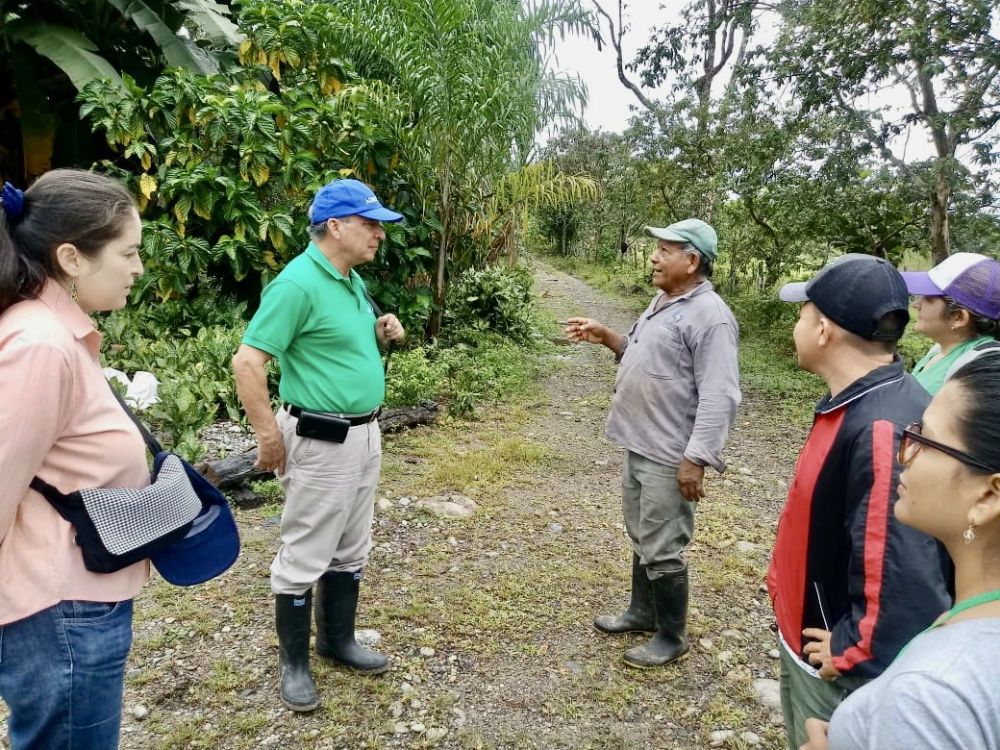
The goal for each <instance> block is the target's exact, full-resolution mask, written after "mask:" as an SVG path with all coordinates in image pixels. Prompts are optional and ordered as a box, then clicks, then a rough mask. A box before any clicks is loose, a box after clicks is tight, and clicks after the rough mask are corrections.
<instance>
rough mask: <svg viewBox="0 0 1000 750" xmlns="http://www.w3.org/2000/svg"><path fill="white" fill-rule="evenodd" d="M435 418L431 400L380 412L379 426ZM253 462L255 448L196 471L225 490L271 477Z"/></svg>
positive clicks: (393, 428)
mask: <svg viewBox="0 0 1000 750" xmlns="http://www.w3.org/2000/svg"><path fill="white" fill-rule="evenodd" d="M437 415H438V405H437V404H436V403H435V402H433V401H425V402H424V403H422V404H420V406H402V407H398V408H392V409H383V410H382V413H381V414H380V415H379V418H378V423H379V428H380V429H381V430H382V432H399V431H400V430H403V429H405V428H407V427H413V426H415V425H418V424H430V423H431V422H433V421H434V420H435V419H437ZM256 461H257V449H256V448H251V449H250V450H248V451H244V452H243V453H234V454H232V455H229V456H226V457H225V458H220V459H219V460H218V461H202V462H201V463H199V464H197V466H196V467H195V468H197V469H198V471H200V472H201V473H202V474H203V475H204V476H205V477H207V478H208V480H209V481H210V482H211V483H212V484H214V485H215V486H216V487H218V488H219V489H221V490H226V489H233V488H236V487H242V486H243V485H244V484H247V483H249V482H253V481H255V480H257V479H266V478H268V477H272V476H274V474H272V473H271V472H270V471H264V470H263V469H260V468H258V467H256V466H254V463H255V462H256Z"/></svg>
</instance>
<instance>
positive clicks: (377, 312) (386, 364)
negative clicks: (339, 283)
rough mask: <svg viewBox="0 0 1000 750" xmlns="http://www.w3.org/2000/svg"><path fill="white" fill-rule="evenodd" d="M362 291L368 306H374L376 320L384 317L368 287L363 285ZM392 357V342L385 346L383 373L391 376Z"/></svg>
mask: <svg viewBox="0 0 1000 750" xmlns="http://www.w3.org/2000/svg"><path fill="white" fill-rule="evenodd" d="M361 291H362V292H364V294H365V299H366V300H368V304H369V305H371V306H372V312H373V313H375V318H376V319H378V318H381V317H382V308H381V307H379V306H378V303H377V302H375V300H373V299H372V296H371V295H370V294H369V293H368V287H367V286H365V285H364V283H362V285H361ZM390 357H392V342H391V341H390V342H389V343H387V344H386V346H385V361H384V362H383V363H382V370H383V372H384V373H385V374H386V375H388V374H389V359H390Z"/></svg>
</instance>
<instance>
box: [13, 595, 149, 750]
mask: <svg viewBox="0 0 1000 750" xmlns="http://www.w3.org/2000/svg"><path fill="white" fill-rule="evenodd" d="M131 646H132V601H131V600H128V601H124V602H117V603H112V604H105V603H102V602H79V601H63V602H60V603H59V604H56V605H55V606H54V607H49V608H48V609H44V610H42V611H41V612H38V613H36V614H34V615H32V616H31V617H26V618H25V619H23V620H18V621H17V622H12V623H10V624H8V625H3V626H0V696H3V699H4V701H6V703H7V705H8V706H9V707H10V717H9V718H8V720H7V727H8V733H9V735H10V743H11V749H12V750H33V749H34V748H38V749H39V750H41V749H43V748H44V750H115V749H116V748H117V747H118V734H119V731H120V729H121V719H122V688H123V685H124V681H125V661H126V659H127V658H128V652H129V648H130V647H131Z"/></svg>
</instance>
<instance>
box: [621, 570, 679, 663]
mask: <svg viewBox="0 0 1000 750" xmlns="http://www.w3.org/2000/svg"><path fill="white" fill-rule="evenodd" d="M650 583H651V584H652V585H653V606H654V608H655V609H656V633H655V634H654V635H653V637H652V638H651V639H650V640H649V642H648V643H644V644H643V645H641V646H636V647H635V648H630V649H629V650H628V651H626V652H625V663H626V664H628V665H629V666H631V667H662V666H663V665H664V664H669V663H670V662H672V661H677V660H678V659H680V658H681V657H682V656H684V655H685V654H686V653H687V652H688V639H687V634H686V633H685V632H684V629H685V625H686V624H687V604H688V574H687V567H684V569H682V570H678V571H674V572H671V573H666V574H665V575H662V576H660V577H659V578H654V579H653V580H652V581H650Z"/></svg>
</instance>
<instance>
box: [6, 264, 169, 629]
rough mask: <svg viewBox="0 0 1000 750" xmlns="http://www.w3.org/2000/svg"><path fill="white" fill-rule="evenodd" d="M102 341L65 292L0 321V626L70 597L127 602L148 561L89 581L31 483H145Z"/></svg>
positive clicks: (51, 286) (50, 288) (13, 310)
mask: <svg viewBox="0 0 1000 750" xmlns="http://www.w3.org/2000/svg"><path fill="white" fill-rule="evenodd" d="M100 344H101V335H100V334H99V333H98V332H97V330H96V329H95V328H94V324H93V322H92V321H91V319H90V318H89V317H88V316H87V315H86V314H84V313H83V311H82V310H80V308H79V307H77V305H76V303H74V302H73V301H72V300H71V299H70V297H69V294H68V293H67V292H66V290H65V289H64V288H63V287H62V286H61V285H59V284H57V283H55V282H54V281H51V280H50V281H48V282H47V283H46V285H45V287H44V289H43V290H42V293H41V295H40V296H39V298H38V299H34V300H28V301H24V302H18V303H17V304H15V305H13V306H11V307H10V308H8V309H7V310H6V311H5V312H4V313H3V314H2V315H0V625H3V624H5V623H10V622H15V621H17V620H21V619H23V618H25V617H28V616H29V615H32V614H35V613H36V612H40V611H41V610H43V609H46V608H47V607H50V606H52V605H53V604H56V603H57V602H60V601H62V600H64V599H81V600H86V601H100V602H114V601H122V600H125V599H131V598H132V597H133V596H135V594H136V593H138V591H139V589H140V588H141V587H142V584H143V583H144V582H145V581H146V579H147V577H148V576H149V563H148V562H146V561H143V562H140V563H136V564H135V565H131V566H129V567H127V568H124V569H122V570H119V571H117V572H115V573H91V572H90V571H88V570H87V569H86V568H85V567H84V566H83V556H82V555H81V554H80V548H79V547H78V546H77V545H76V542H75V541H74V536H75V530H74V528H73V526H72V525H71V524H70V523H68V522H67V521H65V520H63V518H62V516H60V515H59V514H58V513H57V512H56V511H55V509H54V508H53V507H52V506H51V505H50V504H49V503H48V501H47V500H45V498H44V497H42V496H41V495H40V494H38V493H37V492H35V491H34V490H31V489H29V487H28V485H29V483H30V482H31V478H32V477H33V476H35V475H36V474H37V475H38V476H39V477H40V478H42V479H44V480H45V481H46V482H48V483H49V484H52V485H54V486H55V487H57V488H58V489H59V490H60V491H61V492H65V493H69V492H73V491H75V490H78V489H82V488H85V487H135V488H142V487H145V486H147V485H148V484H149V470H148V468H147V464H146V448H145V445H144V443H143V440H142V437H141V436H140V435H139V431H138V430H137V429H136V427H135V425H134V424H132V421H131V420H130V419H129V418H128V416H127V415H126V414H125V412H124V411H123V410H122V408H121V406H120V405H119V404H118V402H117V401H116V400H115V397H114V395H113V394H112V393H111V391H110V389H109V388H108V383H107V381H106V380H105V378H104V374H103V373H102V372H101V367H100V364H99V363H98V353H99V351H100Z"/></svg>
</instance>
